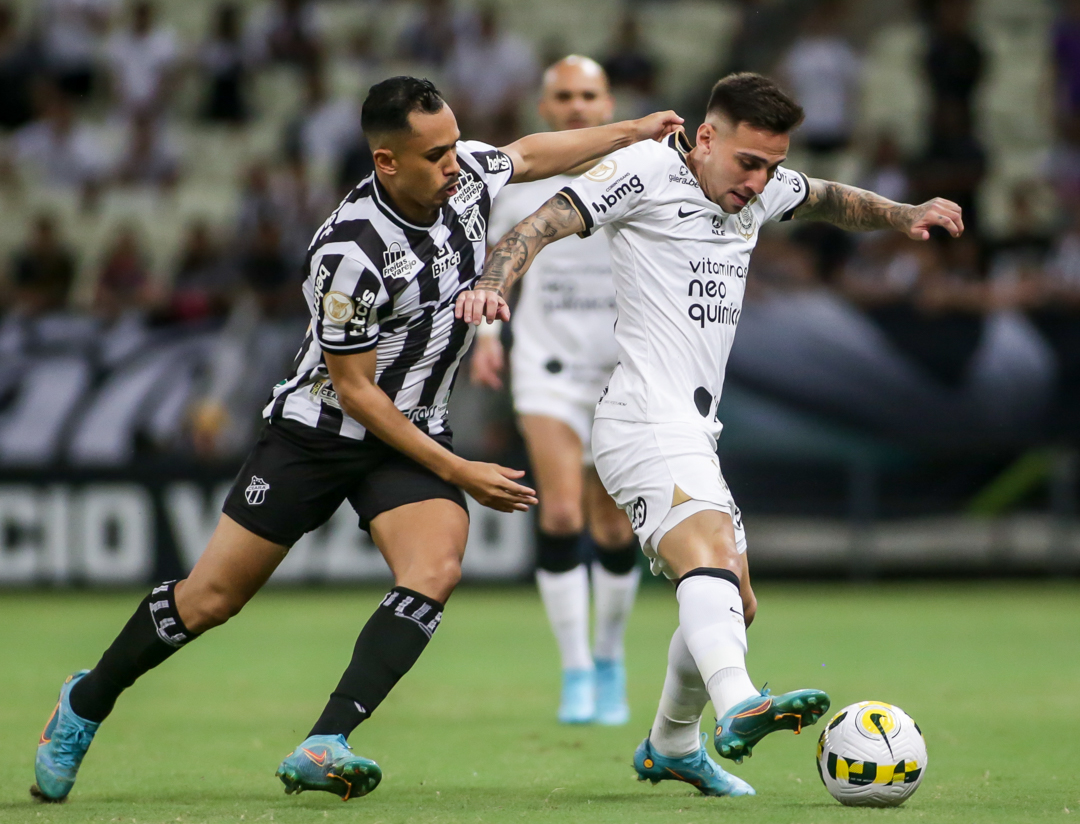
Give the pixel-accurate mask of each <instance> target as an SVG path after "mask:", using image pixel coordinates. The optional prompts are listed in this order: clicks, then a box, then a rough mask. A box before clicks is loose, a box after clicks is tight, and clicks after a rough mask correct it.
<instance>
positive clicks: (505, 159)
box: [458, 140, 514, 199]
mask: <svg viewBox="0 0 1080 824" xmlns="http://www.w3.org/2000/svg"><path fill="white" fill-rule="evenodd" d="M458 151H459V152H461V151H464V152H468V154H469V155H470V156H471V157H472V159H473V160H474V161H475V165H476V166H477V167H479V169H480V175H481V177H482V178H483V181H484V185H486V186H487V188H488V194H489V196H490V197H491V198H493V199H494V197H495V195H497V194H498V193H499V192H500V191H502V187H503V186H505V185H506V184H507V183H509V182H510V178H512V177H513V176H514V161H512V160H511V159H510V155H508V154H507V153H506V152H502V151H499V150H498V149H496V148H495V147H494V146H489V145H488V144H487V143H481V142H480V141H479V140H462V141H461V142H459V143H458Z"/></svg>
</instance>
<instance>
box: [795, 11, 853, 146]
mask: <svg viewBox="0 0 1080 824" xmlns="http://www.w3.org/2000/svg"><path fill="white" fill-rule="evenodd" d="M844 10H845V3H844V2H843V0H824V1H823V2H821V3H820V4H818V5H817V6H816V7H815V8H814V9H813V11H811V13H810V14H809V15H808V16H807V18H806V21H805V23H804V26H803V30H802V32H801V33H800V35H799V36H798V38H797V39H796V40H795V42H794V43H793V44H792V46H791V49H790V50H789V51H788V53H787V56H786V57H785V58H784V62H783V64H782V66H781V72H782V74H783V75H784V77H785V79H786V81H787V85H788V87H789V88H790V89H791V90H792V92H794V95H795V98H796V99H797V100H798V101H799V103H801V104H802V107H803V109H804V110H805V111H806V120H804V121H803V124H802V126H801V127H800V128H799V130H798V131H797V132H796V134H795V136H796V139H797V140H799V141H800V142H801V143H802V144H803V145H804V146H805V147H806V148H807V149H808V150H809V151H810V152H812V153H814V154H831V153H833V152H836V151H838V150H841V149H845V148H847V146H848V144H849V143H850V141H851V136H852V133H853V132H854V130H855V117H856V108H857V105H858V95H859V74H860V72H861V62H860V59H859V57H858V55H856V53H855V50H854V49H853V48H852V46H851V44H850V43H849V42H848V41H847V38H845V37H844V35H843V33H842V32H841V22H842V20H843V15H844Z"/></svg>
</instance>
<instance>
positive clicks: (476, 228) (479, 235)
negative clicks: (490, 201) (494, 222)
mask: <svg viewBox="0 0 1080 824" xmlns="http://www.w3.org/2000/svg"><path fill="white" fill-rule="evenodd" d="M461 225H462V226H464V227H465V237H467V238H468V239H469V240H471V241H472V242H473V243H479V242H480V241H482V240H483V239H484V238H485V237H486V236H487V221H485V220H484V216H483V215H482V214H480V206H479V205H476V206H473V207H472V208H471V209H469V211H467V212H465V213H464V214H463V215H462V216H461Z"/></svg>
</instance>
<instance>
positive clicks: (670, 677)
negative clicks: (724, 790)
mask: <svg viewBox="0 0 1080 824" xmlns="http://www.w3.org/2000/svg"><path fill="white" fill-rule="evenodd" d="M708 700H709V694H708V692H706V691H705V683H704V682H703V681H702V680H701V673H699V672H698V668H697V663H696V662H695V661H694V656H692V655H691V654H690V650H689V649H687V648H686V642H685V641H684V640H683V636H682V629H681V628H680V629H677V630H675V634H674V635H672V636H671V644H670V645H669V646H668V666H667V676H666V677H665V678H664V691H663V692H662V693H661V694H660V706H659V708H657V710H656V718H655V719H654V720H653V725H652V730H651V731H650V732H649V743H650V744H652V748H653V750H654V751H655V752H656V753H657V754H658V755H663V756H666V757H668V758H682V757H683V756H684V755H689V754H690V753H692V752H697V751H698V750H699V749H700V748H701V712H702V710H704V709H705V704H706V703H707V702H708Z"/></svg>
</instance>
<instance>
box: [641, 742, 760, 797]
mask: <svg viewBox="0 0 1080 824" xmlns="http://www.w3.org/2000/svg"><path fill="white" fill-rule="evenodd" d="M634 769H635V770H637V774H638V781H651V782H652V783H653V784H659V783H660V782H661V781H685V782H686V783H687V784H689V785H691V786H693V787H697V789H698V792H700V793H701V794H702V795H717V796H721V795H730V796H736V795H757V793H756V792H754V788H753V787H751V786H750V785H749V784H747V783H746V782H745V781H743V780H742V779H741V778H739V777H737V776H734V775H732V774H731V773H727V772H724V771H723V770H722V769H721V768H720V765H719V764H717V763H716V762H715V761H713V760H712V759H711V758H709V754H708V753H707V752H706V751H705V736H704V735H702V736H701V749H700V750H698V751H697V752H692V753H690V754H689V755H684V756H683V757H682V758H668V757H666V756H663V755H660V754H658V753H655V752H653V748H652V744H650V743H649V739H648V738H646V739H645V740H644V741H642V742H641V743H640V744H639V745H638V748H637V750H636V751H635V752H634Z"/></svg>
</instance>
